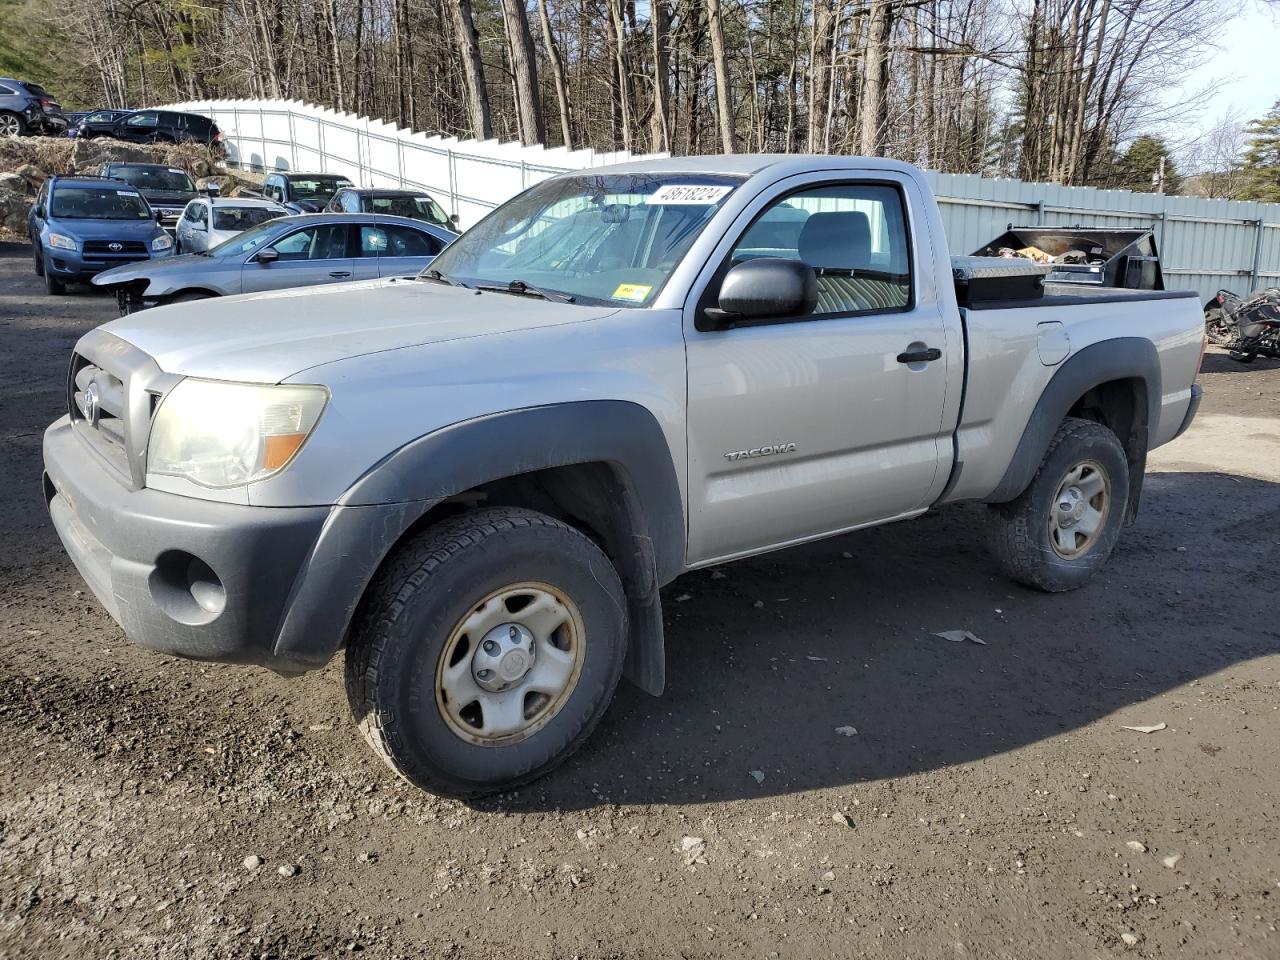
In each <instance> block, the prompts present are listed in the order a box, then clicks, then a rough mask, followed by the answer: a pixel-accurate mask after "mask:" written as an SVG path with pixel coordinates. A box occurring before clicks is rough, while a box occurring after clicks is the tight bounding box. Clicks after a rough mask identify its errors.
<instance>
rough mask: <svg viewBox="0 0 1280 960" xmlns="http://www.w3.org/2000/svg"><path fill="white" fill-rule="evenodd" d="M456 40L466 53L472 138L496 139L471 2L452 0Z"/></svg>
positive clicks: (465, 77)
mask: <svg viewBox="0 0 1280 960" xmlns="http://www.w3.org/2000/svg"><path fill="white" fill-rule="evenodd" d="M449 6H450V12H451V13H452V15H453V32H454V39H455V40H456V41H457V44H458V51H459V52H460V53H461V54H462V78H463V80H464V81H465V84H466V88H467V116H468V117H469V118H470V120H471V135H472V136H473V137H476V138H478V139H480V140H492V139H493V120H492V118H491V117H490V114H489V91H488V90H487V89H486V88H485V84H484V64H483V62H482V61H481V60H480V36H479V35H478V34H477V33H476V27H475V22H474V21H473V20H472V18H471V0H450V4H449Z"/></svg>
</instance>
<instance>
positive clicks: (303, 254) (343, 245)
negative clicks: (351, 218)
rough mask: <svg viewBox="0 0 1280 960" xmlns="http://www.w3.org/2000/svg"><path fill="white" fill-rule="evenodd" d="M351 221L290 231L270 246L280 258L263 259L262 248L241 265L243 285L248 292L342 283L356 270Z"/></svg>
mask: <svg viewBox="0 0 1280 960" xmlns="http://www.w3.org/2000/svg"><path fill="white" fill-rule="evenodd" d="M348 238H349V228H348V225H347V224H345V223H343V224H331V223H321V224H315V225H311V226H305V227H302V228H301V229H298V230H295V231H293V232H292V233H289V234H286V235H285V236H283V237H281V238H280V239H279V240H277V241H276V242H275V243H273V244H271V247H270V249H272V250H274V251H275V252H276V254H277V257H278V259H276V260H275V261H274V262H271V263H263V262H262V261H261V260H259V259H258V252H255V253H254V254H253V256H251V257H249V259H248V260H246V261H245V264H244V266H243V267H242V268H241V273H240V276H241V289H243V291H244V292H245V293H254V292H257V291H260V290H280V289H283V288H285V287H309V286H314V285H316V284H321V283H342V282H343V281H345V280H350V279H351V278H352V276H353V275H354V272H355V260H354V259H353V258H352V257H350V256H348Z"/></svg>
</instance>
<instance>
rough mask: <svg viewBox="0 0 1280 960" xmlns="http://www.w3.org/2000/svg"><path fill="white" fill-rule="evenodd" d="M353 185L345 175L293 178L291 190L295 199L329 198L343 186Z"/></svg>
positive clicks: (290, 183) (290, 181) (290, 184)
mask: <svg viewBox="0 0 1280 960" xmlns="http://www.w3.org/2000/svg"><path fill="white" fill-rule="evenodd" d="M349 186H351V181H350V180H348V179H346V178H345V177H307V178H305V179H304V178H297V177H294V178H291V179H290V180H289V188H290V192H291V194H292V195H293V198H294V199H295V200H328V199H329V198H330V197H332V196H333V195H334V194H335V193H337V192H338V190H340V189H341V188H342V187H349Z"/></svg>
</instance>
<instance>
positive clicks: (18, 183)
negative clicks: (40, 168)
mask: <svg viewBox="0 0 1280 960" xmlns="http://www.w3.org/2000/svg"><path fill="white" fill-rule="evenodd" d="M0 190H7V191H9V192H10V193H30V192H31V184H29V183H27V181H26V178H25V177H23V176H21V175H20V174H17V173H0Z"/></svg>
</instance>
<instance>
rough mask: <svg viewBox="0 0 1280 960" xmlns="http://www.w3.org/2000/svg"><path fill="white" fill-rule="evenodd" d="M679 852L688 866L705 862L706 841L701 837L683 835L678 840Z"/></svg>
mask: <svg viewBox="0 0 1280 960" xmlns="http://www.w3.org/2000/svg"><path fill="white" fill-rule="evenodd" d="M680 852H681V853H682V854H684V862H685V863H686V864H687V865H688V866H693V865H694V864H695V863H706V862H707V841H705V840H703V839H702V838H701V837H684V838H682V839H681V840H680Z"/></svg>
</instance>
